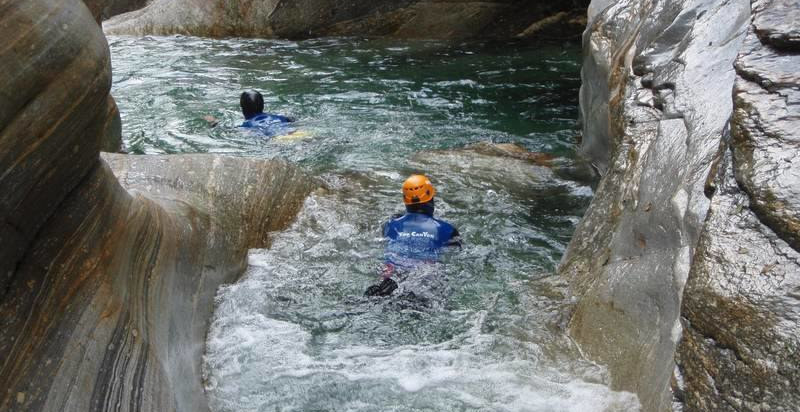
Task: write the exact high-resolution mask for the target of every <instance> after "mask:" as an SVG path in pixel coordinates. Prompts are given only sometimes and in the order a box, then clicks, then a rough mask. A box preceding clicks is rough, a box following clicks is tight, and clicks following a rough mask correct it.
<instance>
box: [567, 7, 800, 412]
mask: <svg viewBox="0 0 800 412" xmlns="http://www.w3.org/2000/svg"><path fill="white" fill-rule="evenodd" d="M589 11H590V15H589V17H590V24H589V26H588V28H587V31H586V33H585V35H584V50H585V60H584V67H583V79H584V85H583V88H582V90H581V114H582V119H583V122H584V123H583V131H584V136H583V142H582V145H581V151H582V153H584V155H585V156H587V157H588V158H590V159H591V160H592V162H593V164H594V165H595V167H596V168H597V169H598V170H599V171H600V172H601V173H603V175H604V176H603V178H602V180H601V182H600V185H599V188H598V190H597V195H596V197H595V198H594V200H593V202H592V205H591V206H590V208H589V211H588V212H587V214H586V216H585V217H584V219H583V221H582V222H581V223H580V225H579V227H578V229H577V231H576V233H575V236H574V238H573V240H572V242H571V244H570V246H569V249H568V251H567V254H566V255H565V257H564V260H563V261H562V266H561V268H560V272H561V274H563V275H564V276H566V278H567V279H569V281H570V284H571V290H572V292H573V293H574V294H575V298H576V306H575V308H574V311H573V313H572V318H571V321H570V325H569V328H570V333H571V334H572V336H573V337H574V338H575V340H576V341H577V342H578V343H579V345H580V346H581V348H582V349H583V350H584V353H586V354H587V355H588V356H589V357H590V358H593V359H597V360H599V361H601V362H602V363H605V364H607V365H608V366H609V369H610V372H611V376H612V382H613V386H614V387H615V389H625V390H630V391H634V392H636V393H637V394H638V395H639V397H640V400H641V402H642V405H643V408H644V410H647V411H662V410H670V409H672V408H673V407H674V408H675V409H677V410H686V411H709V410H711V411H766V410H770V411H772V410H779V411H789V410H796V408H797V405H798V403H800V400H799V399H798V395H797V392H796V388H797V386H798V376H800V371H799V370H798V365H799V364H800V358H798V348H800V333H798V321H800V296H799V295H798V290H800V256H799V255H798V245H800V242H799V240H800V224H799V223H800V200H799V199H800V197H798V195H799V194H800V193H798V192H799V191H800V189H798V188H800V173H798V172H797V168H798V164H797V163H798V160H797V153H798V149H799V147H798V144H800V135H799V134H798V132H799V131H800V99H799V98H798V90H800V76H799V75H798V70H797V68H798V67H800V60H798V55H797V53H796V51H795V50H796V48H795V45H796V43H795V40H796V38H797V34H796V31H797V27H798V26H797V18H796V16H797V13H798V12H800V4H798V3H797V2H791V1H789V2H783V1H768V0H766V1H765V0H761V1H753V2H752V4H750V2H747V1H729V2H724V3H718V2H711V1H688V0H687V1H679V2H666V1H646V0H641V1H634V0H631V1H620V2H614V3H611V2H608V1H596V2H593V3H592V5H591V6H590V8H589ZM679 315H680V317H679ZM679 319H680V322H678V320H679ZM678 342H679V345H677V347H676V343H678ZM673 361H674V362H673ZM676 365H677V367H675V366H676ZM670 388H671V389H672V392H673V393H672V394H671V393H670ZM671 395H674V398H673V396H671ZM673 401H674V403H673Z"/></svg>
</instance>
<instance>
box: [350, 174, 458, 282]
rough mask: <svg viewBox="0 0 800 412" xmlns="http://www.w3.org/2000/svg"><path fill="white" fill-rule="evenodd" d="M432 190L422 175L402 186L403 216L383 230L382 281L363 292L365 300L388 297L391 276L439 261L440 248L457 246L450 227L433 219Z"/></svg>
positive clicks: (392, 221)
mask: <svg viewBox="0 0 800 412" xmlns="http://www.w3.org/2000/svg"><path fill="white" fill-rule="evenodd" d="M434 196H436V189H434V187H433V185H432V184H431V181H430V180H428V178H427V177H425V176H423V175H412V176H411V177H409V178H408V179H406V181H405V182H404V183H403V203H405V205H406V213H404V214H399V215H395V216H393V217H392V219H391V220H389V221H388V222H387V223H386V224H385V225H384V226H383V236H384V237H385V238H387V239H388V244H387V245H386V251H385V261H384V268H383V281H382V282H381V283H379V284H376V285H372V286H370V287H369V288H367V290H366V292H365V293H364V294H365V295H366V296H388V295H390V294H392V292H393V291H394V290H395V289H397V282H395V281H394V280H393V279H392V276H393V275H394V274H395V273H397V272H398V271H403V270H409V269H412V268H414V267H415V266H418V265H420V264H423V263H434V262H437V261H438V260H439V255H440V253H441V251H442V249H443V248H445V247H448V246H461V240H460V235H459V233H458V229H456V228H455V227H454V226H453V225H451V224H450V223H447V222H445V221H444V220H441V219H437V218H435V217H433V211H434Z"/></svg>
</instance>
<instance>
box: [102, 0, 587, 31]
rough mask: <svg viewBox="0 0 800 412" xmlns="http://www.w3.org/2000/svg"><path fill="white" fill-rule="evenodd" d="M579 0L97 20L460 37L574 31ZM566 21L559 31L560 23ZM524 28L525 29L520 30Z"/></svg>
mask: <svg viewBox="0 0 800 412" xmlns="http://www.w3.org/2000/svg"><path fill="white" fill-rule="evenodd" d="M586 3H587V2H586V0H574V1H570V2H565V3H560V4H554V3H552V2H529V1H523V0H490V1H468V0H451V1H441V0H402V1H395V0H379V1H370V2H341V1H334V0H302V1H286V0H247V1H236V2H218V1H211V0H153V1H152V2H151V3H150V4H149V5H148V6H147V7H145V8H144V9H141V10H138V11H135V12H132V13H126V14H123V15H119V16H116V17H114V18H112V19H110V20H108V21H107V22H105V23H104V29H105V31H106V33H108V34H133V35H146V34H157V35H168V34H186V35H197V36H211V37H230V36H241V37H268V38H269V37H280V38H292V39H299V38H310V37H320V36H352V35H372V36H392V37H401V38H444V39H462V38H470V37H493V38H512V37H514V36H517V35H519V37H537V36H538V37H541V36H542V35H545V36H546V35H547V34H548V33H549V32H550V31H552V30H545V29H547V28H554V29H555V28H557V29H558V31H556V33H557V34H558V35H560V36H564V35H565V34H564V33H567V34H566V36H569V35H571V34H575V33H579V32H580V29H581V27H582V24H581V23H582V22H581V20H580V15H582V14H583V11H584V10H585V6H586ZM565 27H566V28H567V29H566V30H565V29H564V28H565ZM526 29H527V30H526Z"/></svg>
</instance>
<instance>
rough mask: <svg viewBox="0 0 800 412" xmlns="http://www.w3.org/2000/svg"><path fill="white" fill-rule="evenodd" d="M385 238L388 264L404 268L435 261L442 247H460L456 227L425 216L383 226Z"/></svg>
mask: <svg viewBox="0 0 800 412" xmlns="http://www.w3.org/2000/svg"><path fill="white" fill-rule="evenodd" d="M383 235H384V236H385V237H387V238H389V244H388V245H386V251H385V259H386V263H388V264H392V265H394V266H399V267H405V268H410V267H414V266H416V265H418V264H420V263H432V262H436V261H438V260H439V254H440V253H441V249H442V248H443V247H445V246H460V245H461V242H460V241H459V240H458V236H459V233H458V230H457V229H456V228H455V227H453V225H451V224H450V223H447V222H445V221H444V220H440V219H436V218H435V217H433V216H430V215H428V214H426V213H411V212H409V213H406V214H404V215H401V216H398V217H395V218H393V219H392V220H390V221H389V222H387V223H386V225H385V226H384V227H383Z"/></svg>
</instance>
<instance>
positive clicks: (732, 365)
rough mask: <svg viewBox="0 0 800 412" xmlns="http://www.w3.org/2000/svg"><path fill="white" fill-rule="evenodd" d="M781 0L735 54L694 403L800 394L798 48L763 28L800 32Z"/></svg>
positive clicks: (696, 325)
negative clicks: (789, 46)
mask: <svg viewBox="0 0 800 412" xmlns="http://www.w3.org/2000/svg"><path fill="white" fill-rule="evenodd" d="M775 3H776V4H775V5H774V6H776V8H773V7H772V5H770V2H754V3H753V24H752V26H751V28H750V32H749V33H748V35H747V39H746V41H745V43H744V45H743V47H742V50H741V52H740V54H739V57H738V58H737V60H736V64H735V67H736V73H737V78H736V83H735V87H734V94H733V101H734V112H733V117H732V119H731V135H732V139H731V145H730V149H729V150H728V152H726V162H725V163H724V164H723V165H722V166H720V168H719V169H720V170H721V172H722V175H721V176H719V177H717V178H716V180H717V181H719V184H718V187H719V189H718V190H717V192H716V194H715V195H714V198H713V200H712V204H711V210H710V212H709V219H708V221H707V222H706V225H705V231H704V233H703V235H702V239H701V246H700V247H699V248H698V252H697V254H696V255H695V258H694V263H693V267H692V272H691V275H690V277H689V282H688V284H687V287H686V292H685V294H684V296H685V298H684V305H683V313H682V316H683V317H684V321H683V323H684V339H683V340H682V342H681V345H680V347H679V350H678V354H677V361H678V362H677V363H678V366H679V373H680V374H681V375H682V376H681V378H682V379H681V381H682V382H683V384H682V385H681V387H680V388H679V391H678V393H679V394H681V397H682V398H683V401H684V402H685V404H686V406H687V409H689V410H731V411H758V410H761V411H764V410H770V411H790V410H794V409H796V408H797V405H798V404H800V397H798V394H797V391H796V390H795V388H797V387H798V384H800V381H798V377H799V376H800V370H798V365H799V364H800V355H798V353H800V352H798V348H800V333H798V327H797V325H798V321H800V316H799V315H800V296H798V290H800V254H798V250H800V200H798V195H800V189H798V188H800V173H798V172H797V170H796V169H797V167H798V160H797V153H798V149H800V146H799V145H800V134H799V132H798V131H799V130H800V127H799V126H800V100H798V85H800V76H799V75H798V73H797V70H796V68H797V67H800V66H799V64H800V55H798V54H795V53H792V52H788V51H786V50H780V49H779V48H781V47H783V45H782V44H780V45H776V44H775V43H774V41H773V40H774V39H773V38H770V37H765V36H763V35H762V34H761V33H759V30H760V27H759V26H760V25H762V24H763V22H764V21H765V20H769V21H771V22H772V23H775V28H776V30H775V31H774V32H773V35H774V36H777V37H781V36H786V37H790V36H791V35H792V34H791V29H789V27H788V24H783V23H789V22H791V21H793V20H786V21H784V22H783V23H782V22H781V21H775V20H774V19H775V18H776V15H775V14H774V13H775V12H776V11H780V4H778V3H780V2H775ZM797 11H798V7H797V6H795V7H794V10H791V11H790V10H785V12H784V16H783V17H784V18H786V19H790V18H791V16H792V15H793V13H796V12H797ZM764 15H767V17H764ZM762 27H763V26H762ZM778 28H784V29H787V31H785V32H782V31H779V30H778ZM776 46H777V47H776Z"/></svg>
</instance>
